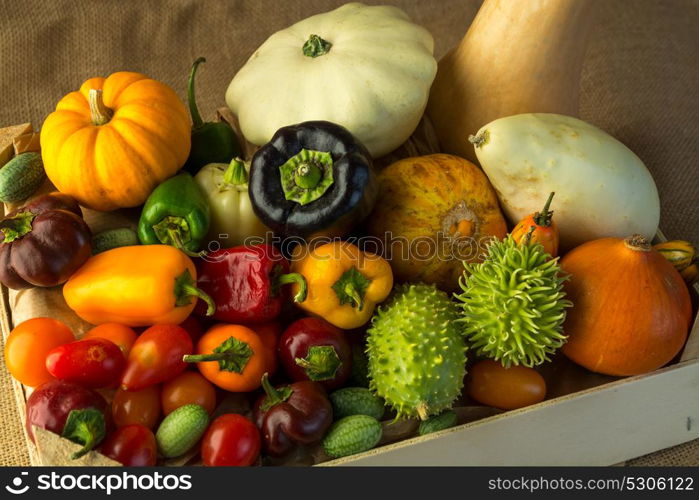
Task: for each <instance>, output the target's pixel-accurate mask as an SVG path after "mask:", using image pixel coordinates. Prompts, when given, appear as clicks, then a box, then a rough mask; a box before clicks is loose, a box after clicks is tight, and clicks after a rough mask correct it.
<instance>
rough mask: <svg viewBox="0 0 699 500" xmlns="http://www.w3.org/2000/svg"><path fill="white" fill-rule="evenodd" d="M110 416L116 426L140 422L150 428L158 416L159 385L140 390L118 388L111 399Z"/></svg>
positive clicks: (156, 421)
mask: <svg viewBox="0 0 699 500" xmlns="http://www.w3.org/2000/svg"><path fill="white" fill-rule="evenodd" d="M112 417H113V418H114V423H115V424H116V425H117V427H122V426H124V425H131V424H140V425H142V426H144V427H147V428H149V429H152V428H153V427H155V424H157V423H158V419H159V418H160V386H159V385H150V386H148V387H146V388H145V389H141V390H140V391H125V390H123V389H118V390H117V391H116V393H114V399H112Z"/></svg>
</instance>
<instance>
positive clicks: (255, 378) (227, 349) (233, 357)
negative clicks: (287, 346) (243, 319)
mask: <svg viewBox="0 0 699 500" xmlns="http://www.w3.org/2000/svg"><path fill="white" fill-rule="evenodd" d="M269 351H270V350H269V348H268V347H267V346H265V344H264V343H263V341H262V339H261V338H260V336H259V335H258V334H257V333H255V332H254V331H253V330H251V329H250V328H248V327H246V326H242V325H230V324H227V323H220V324H218V325H214V326H212V327H211V328H209V330H208V331H207V332H206V333H205V334H204V335H203V336H202V338H201V339H199V342H198V343H197V354H191V355H188V356H185V357H184V358H183V360H184V361H185V362H187V363H197V368H199V372H201V374H202V375H204V377H206V379H207V380H208V381H209V382H211V383H212V384H214V385H217V386H218V387H220V388H221V389H225V390H227V391H231V392H249V391H253V390H255V389H257V388H258V387H260V384H261V383H262V375H264V374H265V372H266V371H268V370H269V368H270V358H269V357H270V352H269Z"/></svg>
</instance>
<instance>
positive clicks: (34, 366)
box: [5, 318, 75, 387]
mask: <svg viewBox="0 0 699 500" xmlns="http://www.w3.org/2000/svg"><path fill="white" fill-rule="evenodd" d="M74 340H75V336H74V335H73V332H72V331H71V330H70V328H68V326H66V324H65V323H63V322H61V321H58V320H56V319H52V318H33V319H29V320H27V321H24V322H22V323H20V324H19V325H17V326H16V327H15V328H14V330H12V331H11V332H10V335H8V336H7V340H6V341H5V364H6V365H7V369H8V370H9V371H10V373H11V374H12V376H13V377H14V378H16V379H17V380H19V381H20V382H21V383H23V384H24V385H28V386H29V387H37V386H39V385H41V384H43V383H45V382H48V381H50V380H53V377H52V376H51V374H50V373H49V372H48V370H47V369H46V355H47V354H48V353H49V351H51V350H52V349H53V348H54V347H58V346H61V345H63V344H67V343H68V342H73V341H74Z"/></svg>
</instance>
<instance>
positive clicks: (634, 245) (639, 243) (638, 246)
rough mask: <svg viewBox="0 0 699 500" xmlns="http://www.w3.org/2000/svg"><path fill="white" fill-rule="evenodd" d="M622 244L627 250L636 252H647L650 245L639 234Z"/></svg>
mask: <svg viewBox="0 0 699 500" xmlns="http://www.w3.org/2000/svg"><path fill="white" fill-rule="evenodd" d="M624 244H625V245H626V247H627V248H630V249H631V250H636V251H637V252H648V251H650V249H651V245H650V243H648V240H647V239H646V238H644V237H643V236H641V235H640V234H634V235H633V236H629V237H628V238H626V239H625V240H624Z"/></svg>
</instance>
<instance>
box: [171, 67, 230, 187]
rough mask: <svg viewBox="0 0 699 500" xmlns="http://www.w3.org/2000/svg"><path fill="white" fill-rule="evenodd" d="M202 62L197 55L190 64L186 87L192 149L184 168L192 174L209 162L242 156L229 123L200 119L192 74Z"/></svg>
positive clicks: (226, 160)
mask: <svg viewBox="0 0 699 500" xmlns="http://www.w3.org/2000/svg"><path fill="white" fill-rule="evenodd" d="M203 62H206V59H205V58H203V57H199V58H198V59H197V60H196V61H194V64H192V72H191V73H190V75H189V86H188V88H187V101H188V103H189V113H190V114H191V115H192V149H191V150H190V152H189V158H187V162H186V163H185V165H184V169H185V170H186V171H187V172H189V173H191V174H192V175H195V174H196V173H197V172H198V171H199V169H201V168H202V167H203V166H204V165H207V164H209V163H228V162H230V161H231V160H232V159H233V158H235V157H237V156H242V151H241V148H240V144H239V143H238V139H237V137H236V135H235V132H233V129H232V128H231V127H230V125H228V124H227V123H225V122H206V123H204V120H202V119H201V115H200V114H199V109H198V108H197V102H196V100H195V98H194V75H195V74H196V72H197V67H198V66H199V64H201V63H203Z"/></svg>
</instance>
